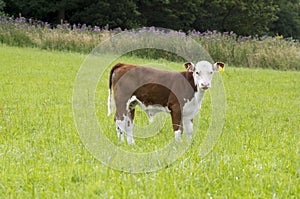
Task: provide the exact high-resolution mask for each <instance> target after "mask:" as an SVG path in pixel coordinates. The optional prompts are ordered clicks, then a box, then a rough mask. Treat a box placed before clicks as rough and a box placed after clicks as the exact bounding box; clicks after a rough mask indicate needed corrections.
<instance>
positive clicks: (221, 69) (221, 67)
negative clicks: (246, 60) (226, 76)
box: [213, 62, 225, 72]
mask: <svg viewBox="0 0 300 199" xmlns="http://www.w3.org/2000/svg"><path fill="white" fill-rule="evenodd" d="M224 68H225V64H224V63H223V62H216V63H215V64H214V65H213V70H214V71H215V72H224Z"/></svg>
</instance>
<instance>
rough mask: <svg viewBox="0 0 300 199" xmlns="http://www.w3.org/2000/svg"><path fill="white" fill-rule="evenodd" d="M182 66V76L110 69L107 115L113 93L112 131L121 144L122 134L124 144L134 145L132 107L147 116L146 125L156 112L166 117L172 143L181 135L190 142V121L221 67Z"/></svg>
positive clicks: (137, 68) (145, 69)
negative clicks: (183, 70)
mask: <svg viewBox="0 0 300 199" xmlns="http://www.w3.org/2000/svg"><path fill="white" fill-rule="evenodd" d="M184 66H185V68H186V69H187V71H185V72H171V71H164V70H158V69H154V68H150V67H144V66H136V65H131V64H123V63H118V64H116V65H115V66H113V68H112V69H111V71H110V77H109V96H108V115H110V114H111V111H112V109H113V105H114V102H113V100H112V90H113V93H114V101H115V106H116V113H115V123H116V130H117V135H118V138H119V139H120V140H121V141H124V134H126V136H127V142H128V143H129V144H133V143H134V139H133V132H132V130H133V119H134V112H135V106H136V105H139V106H140V107H141V108H142V109H143V110H144V111H145V112H146V113H147V115H148V117H149V119H150V121H151V119H152V118H153V116H154V115H155V114H156V113H158V112H161V111H164V112H168V113H170V114H171V117H172V125H173V130H174V133H175V139H176V141H178V140H179V139H180V138H181V134H182V133H183V131H184V132H185V133H186V136H187V137H188V138H189V139H192V131H193V118H194V117H195V116H196V114H197V113H198V112H199V110H200V107H201V103H202V99H203V97H204V94H205V90H207V89H208V88H210V87H211V81H212V77H213V74H214V72H218V71H219V69H223V68H224V63H222V62H216V63H215V64H211V63H209V62H208V61H200V62H198V63H197V64H196V65H194V64H193V63H191V62H188V63H185V64H184Z"/></svg>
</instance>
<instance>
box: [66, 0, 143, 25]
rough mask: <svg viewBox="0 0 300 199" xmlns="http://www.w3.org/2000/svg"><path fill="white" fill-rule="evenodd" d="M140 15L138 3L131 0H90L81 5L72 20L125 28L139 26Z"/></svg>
mask: <svg viewBox="0 0 300 199" xmlns="http://www.w3.org/2000/svg"><path fill="white" fill-rule="evenodd" d="M139 15H140V13H139V12H138V10H137V7H136V4H135V3H134V2H133V1H131V0H124V1H118V0H101V1H98V0H90V2H89V3H88V4H86V5H83V6H81V9H80V10H78V11H77V12H76V13H75V14H74V15H73V16H72V17H71V18H70V21H71V22H75V23H83V22H84V23H88V24H91V25H98V26H106V25H109V26H110V27H111V28H117V27H121V28H123V29H124V28H134V27H138V26H139V21H138V17H139Z"/></svg>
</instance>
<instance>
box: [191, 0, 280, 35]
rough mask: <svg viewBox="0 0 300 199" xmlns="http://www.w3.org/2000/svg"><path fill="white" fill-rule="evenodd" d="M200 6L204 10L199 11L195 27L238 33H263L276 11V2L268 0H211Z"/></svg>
mask: <svg viewBox="0 0 300 199" xmlns="http://www.w3.org/2000/svg"><path fill="white" fill-rule="evenodd" d="M202 6H203V7H204V8H205V11H206V12H205V13H201V12H199V15H198V16H197V19H198V20H197V21H196V22H195V26H194V27H195V28H196V29H199V30H201V31H205V30H220V31H222V32H226V31H234V32H235V33H236V34H238V35H255V34H259V35H262V34H265V33H266V32H267V31H268V27H269V23H270V22H272V21H273V20H274V19H276V16H275V14H276V11H277V6H276V4H274V3H273V1H269V0H264V1H248V0H238V1H236V0H231V1H228V0H227V1H224V0H213V1H205V2H204V3H203V5H202Z"/></svg>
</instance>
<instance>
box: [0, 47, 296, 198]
mask: <svg viewBox="0 0 300 199" xmlns="http://www.w3.org/2000/svg"><path fill="white" fill-rule="evenodd" d="M0 51H1V52H5V53H0V62H1V63H0V64H1V70H0V76H1V81H0V162H1V164H0V171H1V172H0V175H1V177H0V198H297V197H298V196H299V195H300V188H299V181H300V170H299V162H300V154H299V153H300V148H299V147H300V142H299V140H300V137H299V131H300V129H299V120H300V115H299V114H300V110H299V108H300V107H299V90H300V73H299V72H281V71H273V70H261V69H256V70H250V69H236V68H232V67H228V66H226V67H227V68H226V70H225V73H223V74H222V78H223V82H224V87H225V90H226V100H227V103H226V121H225V126H224V129H223V134H222V137H221V138H220V140H219V141H218V143H217V145H216V147H215V148H214V149H213V151H212V152H211V153H210V154H208V155H207V156H206V157H204V158H199V156H198V152H199V145H200V144H201V141H202V138H203V137H204V136H205V133H206V130H207V128H208V126H209V122H210V106H211V105H210V97H209V96H210V95H209V93H207V95H206V96H205V99H204V102H203V106H202V109H201V112H200V116H199V117H197V119H198V120H199V121H200V125H199V127H197V128H195V130H196V132H197V134H196V136H195V138H194V140H193V144H192V146H191V147H190V148H189V149H188V151H187V153H185V154H184V155H183V156H182V157H181V158H179V159H178V160H177V161H176V162H175V163H174V164H172V165H170V166H169V167H168V168H163V169H161V170H159V171H157V172H153V173H144V174H129V173H125V172H119V171H115V170H112V169H110V168H107V167H106V166H104V165H102V164H101V163H100V162H99V161H97V160H95V159H94V158H93V156H92V155H91V154H90V153H89V152H88V151H87V150H86V148H85V147H84V146H83V144H82V142H81V140H80V138H79V136H78V134H77V132H76V127H75V125H74V119H73V113H72V95H73V84H74V79H75V78H76V74H77V71H78V70H79V68H80V65H81V63H82V62H83V60H84V59H85V55H81V54H78V53H68V52H53V51H52V52H50V51H41V50H39V49H31V48H16V47H7V46H5V45H1V46H0ZM122 61H124V62H129V63H137V64H146V65H147V64H148V65H149V64H150V63H152V64H153V65H158V66H159V65H161V64H164V65H166V66H168V67H170V69H171V70H183V66H182V63H172V62H167V61H165V60H159V61H157V60H148V59H146V60H145V59H137V58H130V57H129V58H126V57H123V59H122ZM99 64H100V63H99ZM152 64H151V65H152ZM107 77H108V71H107V73H105V74H104V78H103V79H104V80H105V78H106V80H105V81H104V83H105V85H104V87H99V89H100V90H99V93H97V94H99V95H95V96H97V97H96V104H97V107H99V106H100V107H99V108H98V109H97V116H98V118H99V121H100V122H106V123H107V124H110V125H111V129H112V131H111V132H110V131H108V132H107V134H110V135H111V138H112V139H113V141H115V140H116V139H117V138H116V133H115V129H114V126H113V125H114V123H113V118H112V117H107V116H106V111H103V110H106V107H105V106H106V104H107V103H106V100H107ZM169 125H170V123H167V124H166V126H169ZM157 137H158V138H157V139H155V142H153V143H151V144H152V145H157V146H159V145H160V144H162V142H163V141H164V140H163V139H164V138H170V139H173V138H174V137H173V133H172V132H170V131H168V130H167V128H164V129H162V132H161V133H159V134H158V135H157ZM136 141H137V143H136V145H135V146H128V145H127V144H123V145H122V144H121V145H120V147H122V148H126V149H128V150H136V149H137V148H138V147H140V148H138V149H140V150H143V149H145V150H147V148H146V147H147V146H148V144H149V140H148V139H145V140H143V139H139V140H136ZM124 161H127V159H126V157H124Z"/></svg>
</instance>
